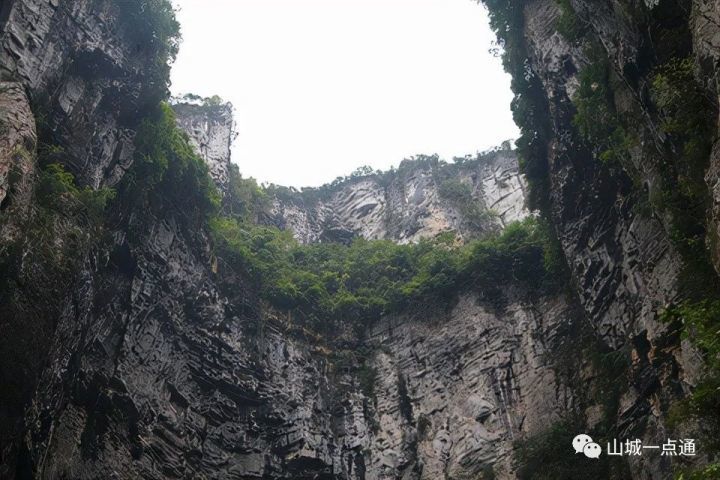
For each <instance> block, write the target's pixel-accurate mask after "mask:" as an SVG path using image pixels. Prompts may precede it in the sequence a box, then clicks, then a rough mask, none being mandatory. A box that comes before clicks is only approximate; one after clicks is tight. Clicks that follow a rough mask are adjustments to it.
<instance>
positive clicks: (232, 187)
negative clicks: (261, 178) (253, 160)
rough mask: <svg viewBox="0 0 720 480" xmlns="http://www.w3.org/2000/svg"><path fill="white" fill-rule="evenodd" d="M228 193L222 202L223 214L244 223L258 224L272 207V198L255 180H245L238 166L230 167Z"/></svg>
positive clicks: (232, 165)
mask: <svg viewBox="0 0 720 480" xmlns="http://www.w3.org/2000/svg"><path fill="white" fill-rule="evenodd" d="M228 177H229V180H228V192H227V195H226V196H225V198H224V199H223V202H222V209H221V214H222V215H223V216H226V217H231V218H238V219H241V220H242V221H253V222H257V220H258V218H259V216H260V215H261V214H262V213H263V212H266V211H267V210H268V208H269V206H270V196H269V195H268V194H267V192H266V190H265V189H263V188H261V187H260V185H258V184H257V182H256V181H255V179H254V178H243V176H242V175H241V174H240V170H239V169H238V166H237V165H235V164H234V163H233V164H231V165H230V170H229V172H228Z"/></svg>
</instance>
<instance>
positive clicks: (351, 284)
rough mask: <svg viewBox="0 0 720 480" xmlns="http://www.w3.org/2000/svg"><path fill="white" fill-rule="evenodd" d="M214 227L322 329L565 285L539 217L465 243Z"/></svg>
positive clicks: (222, 242) (241, 264)
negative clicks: (479, 292) (515, 289)
mask: <svg viewBox="0 0 720 480" xmlns="http://www.w3.org/2000/svg"><path fill="white" fill-rule="evenodd" d="M210 225H211V232H212V234H213V237H214V239H215V241H216V244H217V247H218V253H219V256H220V257H221V258H222V259H223V260H224V261H225V262H226V264H227V265H228V266H230V267H232V268H235V269H239V270H240V271H242V272H244V273H246V274H247V275H249V276H250V277H251V278H252V279H253V281H254V282H256V283H257V284H258V285H259V287H260V290H261V291H262V292H263V297H264V298H265V299H266V300H267V301H269V302H270V303H271V304H273V305H275V306H276V307H277V308H279V309H283V310H289V311H293V312H295V313H296V314H297V315H299V316H300V317H302V318H304V319H305V320H307V323H308V324H309V325H311V326H312V327H314V328H316V329H317V330H321V331H322V330H327V329H328V328H330V327H332V322H333V321H339V322H340V321H349V322H355V323H358V324H360V325H366V324H367V323H369V322H372V321H373V320H375V319H377V318H378V317H380V316H381V315H383V314H385V313H388V312H391V311H396V310H399V309H402V308H405V307H407V306H408V305H410V304H412V303H415V302H418V301H432V302H434V303H436V304H440V305H447V304H448V303H449V302H450V301H451V300H452V299H453V298H454V297H455V295H456V294H457V292H458V291H459V290H461V289H463V288H466V287H467V286H469V285H475V286H477V287H479V288H482V289H486V290H488V291H489V290H492V291H496V290H497V289H498V288H499V286H501V285H503V284H509V283H512V284H520V285H523V286H524V287H525V288H527V289H528V290H530V291H538V292H539V291H550V290H553V289H554V288H556V287H557V286H558V284H559V283H558V280H557V279H558V278H559V276H560V275H559V269H560V268H561V267H560V265H558V264H553V263H548V262H547V259H548V258H551V257H552V255H550V254H549V253H548V252H549V251H550V250H552V248H554V247H553V245H552V244H551V242H550V241H549V240H548V231H547V230H546V229H545V228H544V226H543V225H541V224H540V223H539V222H538V221H537V220H534V219H529V220H526V221H525V222H522V223H518V224H514V225H511V226H510V227H508V228H507V229H506V230H505V231H504V232H503V233H502V234H501V235H499V236H496V237H492V238H489V239H485V240H477V241H474V242H471V243H469V244H467V245H465V246H462V247H456V246H453V243H454V242H452V241H448V239H446V238H444V237H443V238H440V239H435V240H423V241H421V242H419V243H418V244H411V245H398V244H395V243H393V242H391V241H385V240H372V241H371V240H364V239H357V240H355V241H354V242H352V243H351V244H350V245H341V244H335V243H324V244H311V245H300V244H298V243H297V242H296V241H295V240H294V239H293V237H292V236H291V235H290V233H289V232H286V231H281V230H278V229H276V228H273V227H263V226H258V225H253V224H247V223H242V222H238V221H237V220H236V219H232V218H222V217H217V218H214V219H213V220H211V224H210ZM498 296H499V297H502V295H498ZM361 331H362V329H361Z"/></svg>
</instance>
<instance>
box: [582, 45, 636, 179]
mask: <svg viewBox="0 0 720 480" xmlns="http://www.w3.org/2000/svg"><path fill="white" fill-rule="evenodd" d="M592 56H593V57H594V58H596V59H597V58H600V57H601V54H599V53H595V54H593V55H592ZM610 76H611V70H610V66H609V65H608V62H607V61H606V60H596V61H595V62H594V63H591V64H590V65H588V66H586V67H585V68H583V69H582V71H581V72H580V74H579V80H580V87H579V88H578V90H577V93H576V94H575V96H574V97H573V103H574V104H575V108H576V112H575V115H574V117H573V126H575V128H577V130H578V132H579V133H580V135H581V136H582V137H583V139H584V140H585V141H586V142H587V145H588V146H589V147H590V149H591V151H592V153H593V155H594V156H595V157H596V158H599V159H600V160H601V161H603V162H605V163H608V164H610V163H618V164H621V165H622V164H623V162H622V160H623V159H624V158H626V157H628V156H629V154H628V149H629V147H630V146H631V145H632V143H633V141H632V138H631V137H630V136H629V135H628V134H627V133H626V130H625V128H624V127H623V125H622V122H621V121H620V118H619V116H618V113H617V111H616V110H615V107H614V102H613V98H612V92H613V90H612V87H611V85H610ZM626 163H627V162H625V164H626Z"/></svg>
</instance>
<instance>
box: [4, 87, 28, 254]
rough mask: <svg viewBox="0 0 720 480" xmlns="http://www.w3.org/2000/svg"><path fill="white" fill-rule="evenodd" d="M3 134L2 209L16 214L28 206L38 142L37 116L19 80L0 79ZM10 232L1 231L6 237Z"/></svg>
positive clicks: (5, 238)
mask: <svg viewBox="0 0 720 480" xmlns="http://www.w3.org/2000/svg"><path fill="white" fill-rule="evenodd" d="M0 134H1V135H0V211H4V212H7V213H9V211H14V215H17V214H18V213H19V212H22V211H23V210H25V209H26V208H27V207H28V206H29V201H30V193H31V186H30V176H31V175H32V173H33V172H34V170H35V165H34V162H33V153H34V151H35V144H36V143H37V134H36V132H35V117H34V116H33V114H32V111H31V110H30V103H29V101H28V99H27V96H26V95H25V91H24V89H23V87H22V84H20V83H15V82H0ZM8 230H10V229H8ZM9 234H10V232H9V231H3V232H0V235H1V236H2V237H3V239H4V240H7V239H8V235H9Z"/></svg>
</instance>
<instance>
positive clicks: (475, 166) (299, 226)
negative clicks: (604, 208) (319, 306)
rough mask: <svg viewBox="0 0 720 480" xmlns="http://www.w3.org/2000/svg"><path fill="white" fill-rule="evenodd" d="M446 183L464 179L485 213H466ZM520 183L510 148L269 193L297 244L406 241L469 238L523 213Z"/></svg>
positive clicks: (278, 218)
mask: <svg viewBox="0 0 720 480" xmlns="http://www.w3.org/2000/svg"><path fill="white" fill-rule="evenodd" d="M448 182H453V183H454V182H460V183H461V184H463V185H465V186H467V189H468V192H469V194H470V195H469V199H468V200H469V201H471V202H473V203H474V204H475V205H476V206H477V208H479V209H481V210H482V211H485V212H488V215H486V216H485V217H482V218H477V219H473V218H468V216H467V215H465V213H466V212H465V211H464V210H463V207H464V205H462V204H459V202H458V201H456V200H455V199H453V198H452V196H451V195H449V194H447V193H445V192H444V190H443V185H445V187H447V186H448V185H449V183H448ZM525 188H526V186H525V183H524V180H523V178H522V176H521V175H520V173H519V172H518V163H517V157H516V156H515V153H514V152H513V151H512V150H498V151H496V152H492V153H487V154H484V155H479V156H478V157H477V158H475V159H472V160H467V159H466V160H465V162H464V163H462V164H459V165H457V164H451V165H446V164H444V162H441V161H439V160H437V159H436V158H434V157H430V158H427V159H424V158H421V159H416V160H405V161H404V163H403V164H402V165H401V166H400V168H399V169H398V170H397V171H391V172H384V173H375V174H367V175H364V176H360V177H359V178H349V179H347V180H345V181H342V182H339V184H338V185H333V186H325V187H322V188H321V191H320V192H318V194H316V195H314V196H311V195H308V192H306V193H305V194H304V195H303V194H302V193H300V192H294V191H292V190H291V191H289V192H284V193H285V195H276V197H275V198H274V199H273V206H272V210H271V216H272V217H274V218H273V221H274V223H275V224H277V225H279V226H281V227H282V228H288V229H290V230H292V232H293V234H294V235H295V237H296V238H297V239H298V240H300V241H301V242H303V243H311V242H318V241H327V240H338V239H340V240H342V239H345V240H347V239H351V238H353V237H358V236H359V237H363V238H368V239H391V240H395V241H398V242H402V243H406V242H414V241H417V240H419V239H420V238H432V237H434V236H436V235H438V234H440V233H442V232H444V231H453V232H456V233H457V234H458V235H459V236H460V237H467V238H472V237H473V236H478V235H482V234H486V233H489V232H492V231H497V230H499V229H501V228H502V227H503V226H505V225H507V224H508V223H510V222H513V221H518V220H522V219H523V218H525V217H526V216H527V215H528V210H527V208H526V207H525V193H524V189H525ZM310 192H311V193H312V192H313V189H310Z"/></svg>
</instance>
